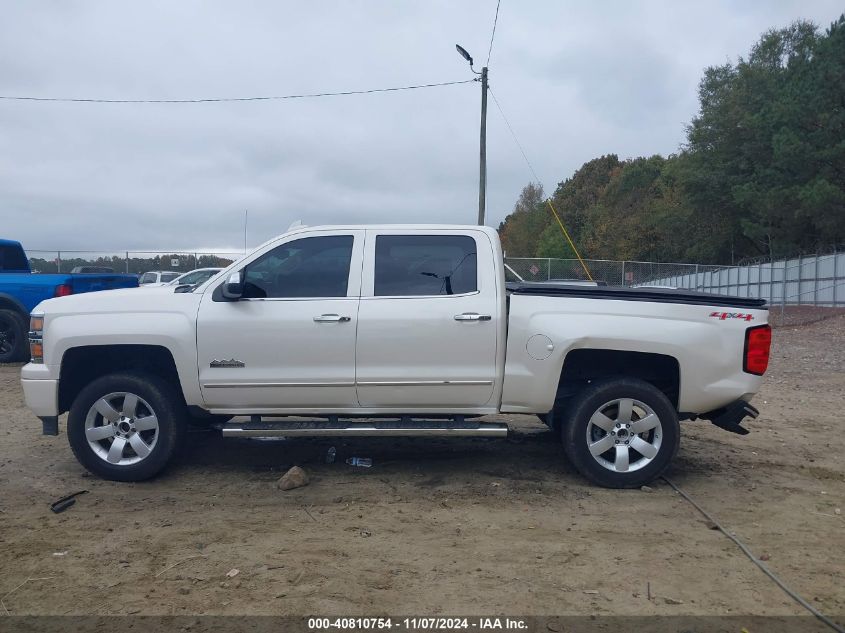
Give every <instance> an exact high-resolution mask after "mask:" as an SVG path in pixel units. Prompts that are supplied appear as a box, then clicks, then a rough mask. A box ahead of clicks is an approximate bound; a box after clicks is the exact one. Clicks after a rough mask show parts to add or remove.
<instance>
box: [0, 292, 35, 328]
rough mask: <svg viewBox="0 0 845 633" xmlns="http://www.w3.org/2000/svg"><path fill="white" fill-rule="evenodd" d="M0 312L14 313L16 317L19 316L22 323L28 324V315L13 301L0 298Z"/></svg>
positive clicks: (7, 298)
mask: <svg viewBox="0 0 845 633" xmlns="http://www.w3.org/2000/svg"><path fill="white" fill-rule="evenodd" d="M0 310H11V311H12V312H15V313H16V314H17V315H18V316H20V318H21V319H23V320H24V322H26V323H27V324H29V315H28V314H27V313H26V310H25V309H24V307H23V306H22V305H21V304H20V303H18V302H17V301H15V300H14V299H10V298H9V297H4V296H0Z"/></svg>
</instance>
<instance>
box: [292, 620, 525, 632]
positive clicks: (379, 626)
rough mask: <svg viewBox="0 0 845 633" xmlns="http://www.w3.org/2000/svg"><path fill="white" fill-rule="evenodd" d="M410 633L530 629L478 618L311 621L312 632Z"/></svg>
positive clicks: (516, 622)
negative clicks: (394, 632)
mask: <svg viewBox="0 0 845 633" xmlns="http://www.w3.org/2000/svg"><path fill="white" fill-rule="evenodd" d="M393 628H396V629H400V630H408V631H456V630H473V629H476V630H481V631H496V630H499V631H504V630H510V631H521V630H526V629H527V628H528V624H527V623H526V621H525V620H524V619H522V618H507V617H506V618H501V617H492V618H486V617H475V618H460V617H457V618H446V617H407V618H361V617H356V618H308V629H309V630H312V631H328V630H332V629H338V630H347V631H349V630H351V631H360V630H365V631H366V630H375V631H378V630H390V629H393Z"/></svg>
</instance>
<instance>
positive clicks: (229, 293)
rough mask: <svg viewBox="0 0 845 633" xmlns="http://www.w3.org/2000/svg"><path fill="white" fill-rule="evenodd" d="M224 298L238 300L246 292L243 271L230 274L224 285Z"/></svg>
mask: <svg viewBox="0 0 845 633" xmlns="http://www.w3.org/2000/svg"><path fill="white" fill-rule="evenodd" d="M222 289H223V298H225V299H228V300H229V301H237V300H238V299H240V298H241V296H243V294H244V281H243V271H238V272H235V273H232V274H231V275H229V278H228V279H227V280H226V283H224V284H223V286H222Z"/></svg>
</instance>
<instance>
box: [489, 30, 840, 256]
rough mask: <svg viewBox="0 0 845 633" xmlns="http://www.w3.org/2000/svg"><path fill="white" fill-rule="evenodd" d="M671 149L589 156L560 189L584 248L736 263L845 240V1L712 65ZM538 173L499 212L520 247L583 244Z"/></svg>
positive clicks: (504, 230) (557, 251) (531, 252)
mask: <svg viewBox="0 0 845 633" xmlns="http://www.w3.org/2000/svg"><path fill="white" fill-rule="evenodd" d="M698 96H699V102H700V109H699V112H698V114H697V116H695V117H694V118H693V119H692V121H691V122H690V123H689V124H688V125H687V128H686V142H685V143H683V144H682V145H681V147H680V149H679V151H678V153H676V154H673V155H670V156H668V157H662V156H650V157H639V158H631V159H624V160H623V159H620V158H619V157H618V156H617V155H615V154H608V155H606V156H601V157H599V158H595V159H593V160H590V161H588V162H586V163H584V165H582V166H581V168H580V169H578V170H577V171H576V172H575V173H574V174H573V175H572V176H571V177H570V178H567V179H566V180H564V181H563V182H561V183H559V184H558V186H557V188H556V189H555V191H554V193H553V194H552V196H551V202H552V204H553V205H554V206H555V208H556V209H557V211H558V213H559V214H560V216H561V218H562V220H563V222H564V224H565V225H566V227H567V229H568V230H569V232H570V234H571V235H572V238H573V240H574V241H575V244H576V245H577V246H578V249H579V251H580V252H581V255H582V256H583V257H588V258H596V259H629V260H632V259H636V260H645V261H678V262H684V261H688V262H700V263H713V264H729V263H730V264H732V263H736V262H738V261H740V260H743V259H747V258H752V257H760V256H765V257H785V256H789V255H793V254H796V253H799V252H804V253H807V252H816V251H824V250H827V249H829V248H831V247H832V246H834V245H837V244H839V245H842V244H845V14H843V15H842V16H840V17H839V19H837V20H836V21H835V22H834V23H833V24H832V25H831V26H830V27H829V28H828V29H826V30H824V31H822V30H820V29H819V28H818V27H817V26H816V25H814V24H813V23H811V22H807V21H799V22H795V23H793V24H792V25H790V26H789V27H787V28H783V29H777V30H770V31H768V32H766V33H764V34H763V35H762V37H761V38H760V40H759V41H758V42H757V43H756V44H755V45H754V46H753V47H752V49H751V52H750V54H749V55H748V58H747V59H743V58H739V59H738V61H737V62H736V63H726V64H724V65H722V66H712V67H709V68H707V69H706V70H705V71H704V76H703V78H702V79H701V82H700V84H699V89H698ZM545 200H546V198H545V193H544V191H543V188H542V186H541V185H540V184H538V183H529V184H528V185H527V186H526V187H525V188H524V189H523V190H522V193H521V194H520V196H519V199H518V200H517V202H516V205H515V207H514V210H513V212H512V213H511V214H510V215H508V216H507V217H506V218H505V220H504V221H503V222H502V223H501V224H500V225H499V235H500V237H501V239H502V245H503V248H504V249H505V252H506V254H507V255H508V256H511V257H560V258H571V257H574V256H575V255H574V253H573V252H572V249H571V248H570V247H569V245H568V244H567V242H566V240H565V239H564V237H563V235H562V234H561V231H560V227H558V225H557V222H555V220H554V218H553V216H552V215H551V211H550V209H549V206H548V204H547V203H546V202H545Z"/></svg>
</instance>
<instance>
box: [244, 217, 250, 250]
mask: <svg viewBox="0 0 845 633" xmlns="http://www.w3.org/2000/svg"><path fill="white" fill-rule="evenodd" d="M248 224H249V209H244V255H246V235H247V225H248Z"/></svg>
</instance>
